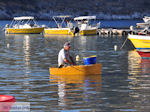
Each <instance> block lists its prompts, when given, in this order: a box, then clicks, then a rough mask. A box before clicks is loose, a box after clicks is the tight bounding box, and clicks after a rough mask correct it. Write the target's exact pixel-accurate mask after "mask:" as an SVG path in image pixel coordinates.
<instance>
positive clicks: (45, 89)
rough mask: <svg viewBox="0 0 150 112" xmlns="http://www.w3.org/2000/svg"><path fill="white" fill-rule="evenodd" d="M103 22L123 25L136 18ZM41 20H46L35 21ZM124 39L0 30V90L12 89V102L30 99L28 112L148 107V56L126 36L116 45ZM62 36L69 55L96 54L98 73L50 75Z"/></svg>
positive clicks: (116, 111) (140, 111)
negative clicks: (50, 68) (27, 33)
mask: <svg viewBox="0 0 150 112" xmlns="http://www.w3.org/2000/svg"><path fill="white" fill-rule="evenodd" d="M8 22H10V21H0V24H1V26H4V24H6V23H8ZM103 22H104V23H106V25H110V26H112V25H115V24H116V26H118V27H122V24H123V25H125V27H128V25H129V24H131V23H132V24H131V25H135V23H136V22H137V21H129V20H128V21H127V20H126V21H103ZM43 23H45V24H49V23H48V21H40V24H43ZM104 23H103V24H104ZM110 23H112V24H110ZM114 27H115V26H114ZM123 27H124V26H123ZM125 39H126V37H122V36H111V37H109V36H80V37H78V36H77V37H70V36H44V35H5V34H4V32H3V31H1V32H0V94H7V95H13V96H15V98H16V101H17V102H30V104H31V111H32V112H131V111H135V112H149V110H150V98H149V97H150V94H149V93H150V59H148V58H146V59H142V58H140V56H139V55H138V53H137V52H136V51H134V50H133V47H132V44H131V42H130V41H127V43H126V44H125V46H124V47H123V48H122V49H120V47H121V46H122V44H123V42H124V41H125ZM66 41H71V44H72V53H73V54H74V56H76V55H79V56H80V57H84V56H89V55H97V63H101V64H102V73H101V75H90V76H70V77H65V76H60V77H59V76H54V75H50V74H49V67H53V66H57V54H58V52H59V50H60V49H61V48H62V47H63V44H64V43H65V42H66ZM115 45H116V46H117V48H118V49H117V51H115V50H114V46H115ZM81 63H83V62H82V61H81Z"/></svg>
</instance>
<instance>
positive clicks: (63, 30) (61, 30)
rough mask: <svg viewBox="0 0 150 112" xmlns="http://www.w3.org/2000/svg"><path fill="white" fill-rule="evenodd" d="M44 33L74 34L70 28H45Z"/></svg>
mask: <svg viewBox="0 0 150 112" xmlns="http://www.w3.org/2000/svg"><path fill="white" fill-rule="evenodd" d="M44 34H51V35H72V34H73V33H72V31H70V29H69V28H48V29H44Z"/></svg>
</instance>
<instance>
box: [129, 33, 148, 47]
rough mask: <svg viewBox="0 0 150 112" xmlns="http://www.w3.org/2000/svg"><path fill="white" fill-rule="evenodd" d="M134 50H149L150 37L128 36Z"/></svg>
mask: <svg viewBox="0 0 150 112" xmlns="http://www.w3.org/2000/svg"><path fill="white" fill-rule="evenodd" d="M128 39H129V40H130V41H131V42H132V44H133V45H134V47H135V48H136V49H150V36H146V35H130V34H129V35H128Z"/></svg>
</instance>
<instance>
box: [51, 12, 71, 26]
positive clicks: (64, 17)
mask: <svg viewBox="0 0 150 112" xmlns="http://www.w3.org/2000/svg"><path fill="white" fill-rule="evenodd" d="M53 19H54V21H55V23H56V24H57V27H58V28H62V27H63V25H64V26H65V27H66V26H67V24H66V23H65V21H66V20H67V21H68V19H70V20H72V19H73V16H71V15H60V16H53ZM70 20H69V21H70ZM69 21H68V22H69Z"/></svg>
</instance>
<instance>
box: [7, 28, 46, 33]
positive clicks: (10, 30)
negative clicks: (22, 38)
mask: <svg viewBox="0 0 150 112" xmlns="http://www.w3.org/2000/svg"><path fill="white" fill-rule="evenodd" d="M43 30H44V27H42V28H19V29H17V28H7V29H6V33H7V34H40V33H42V32H43Z"/></svg>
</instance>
